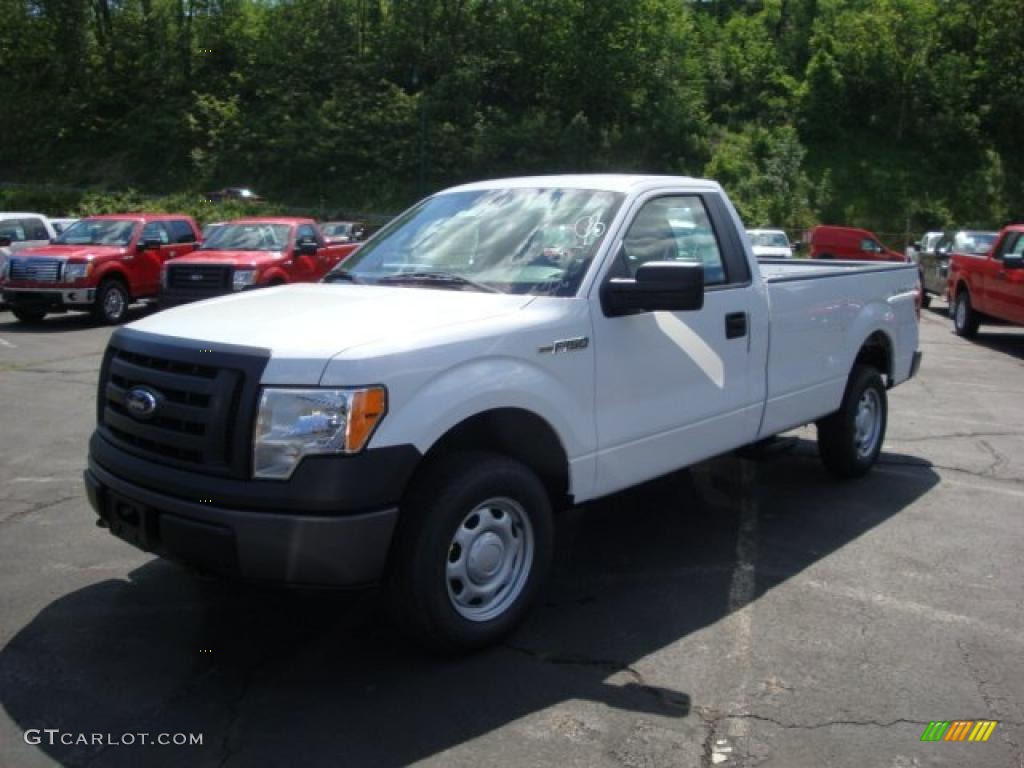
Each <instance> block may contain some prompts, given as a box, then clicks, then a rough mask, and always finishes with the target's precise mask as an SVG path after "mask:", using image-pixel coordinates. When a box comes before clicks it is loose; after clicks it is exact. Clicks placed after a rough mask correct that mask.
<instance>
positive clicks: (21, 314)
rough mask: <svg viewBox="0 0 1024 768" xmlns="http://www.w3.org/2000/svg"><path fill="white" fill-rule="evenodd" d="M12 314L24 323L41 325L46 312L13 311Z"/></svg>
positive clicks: (31, 310) (36, 310)
mask: <svg viewBox="0 0 1024 768" xmlns="http://www.w3.org/2000/svg"><path fill="white" fill-rule="evenodd" d="M11 313H12V314H13V315H14V316H15V317H16V318H18V320H20V321H21V322H23V323H41V322H43V318H44V317H46V312H45V311H43V310H41V309H18V308H16V309H12V310H11Z"/></svg>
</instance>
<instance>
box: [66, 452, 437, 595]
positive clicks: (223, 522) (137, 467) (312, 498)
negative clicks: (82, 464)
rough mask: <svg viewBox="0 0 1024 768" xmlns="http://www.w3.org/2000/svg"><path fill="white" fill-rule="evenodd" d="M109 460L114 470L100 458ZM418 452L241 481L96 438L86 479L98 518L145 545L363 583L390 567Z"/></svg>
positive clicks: (289, 576) (237, 569) (188, 556)
mask: <svg viewBox="0 0 1024 768" xmlns="http://www.w3.org/2000/svg"><path fill="white" fill-rule="evenodd" d="M97 449H99V450H98V451H97ZM111 458H113V459H115V462H114V463H115V464H116V468H115V466H110V465H107V466H105V465H104V463H101V462H104V461H106V460H107V459H111ZM360 458H362V459H363V460H362V461H358V459H360ZM418 458H419V452H418V451H415V449H414V448H412V447H411V446H407V447H400V448H399V449H397V450H396V449H386V448H385V449H377V450H376V451H368V452H366V453H363V454H359V455H357V456H353V457H344V458H337V459H335V460H334V462H333V463H328V462H323V463H321V464H320V465H318V464H317V463H316V462H313V463H309V462H308V460H307V461H304V462H303V463H302V464H300V466H299V470H297V471H296V475H295V476H293V480H292V481H289V482H275V481H269V482H267V481H242V480H229V479H227V478H223V477H212V476H207V475H200V474H197V473H192V472H184V471H182V470H177V469H172V468H168V467H163V466H161V465H157V464H154V463H153V462H150V461H146V460H143V459H141V458H138V457H134V456H131V455H129V454H127V453H125V452H123V451H119V450H117V449H114V448H113V447H112V446H110V444H109V443H107V442H106V441H105V440H104V439H103V438H102V437H100V436H98V435H96V436H94V437H93V440H92V442H91V451H90V456H89V467H88V469H87V470H86V471H85V473H84V480H85V488H86V493H87V495H88V497H89V502H90V503H91V505H92V507H93V509H94V510H95V511H96V514H97V515H99V518H100V521H101V522H100V524H101V525H103V526H104V527H107V528H109V529H110V531H111V533H113V534H114V535H116V536H118V537H119V538H122V539H124V540H125V541H128V542H129V543H131V544H133V545H135V546H136V547H138V548H140V549H142V550H144V551H147V552H153V553H155V554H158V555H161V556H163V557H166V558H168V559H170V560H176V561H179V562H182V563H185V564H186V565H191V566H194V567H197V568H199V569H201V570H204V571H212V572H216V573H222V574H225V575H228V576H236V577H239V578H242V579H246V580H253V581H265V582H276V583H281V584H292V585H308V586H334V587H340V586H357V585H361V584H368V583H372V582H375V581H377V580H379V579H380V577H381V575H382V573H383V571H384V565H385V563H386V561H387V554H388V549H389V547H390V545H391V535H392V533H393V531H394V527H395V523H396V522H397V519H398V504H397V501H398V498H399V496H400V494H401V489H402V488H404V485H405V482H406V481H407V479H408V477H409V475H411V472H412V469H413V467H414V464H415V461H416V460H417V459H418ZM352 459H357V461H355V462H353V461H352ZM307 463H309V465H310V467H311V469H309V470H308V471H306V472H305V473H304V475H305V478H304V479H303V478H302V477H299V476H298V475H299V471H300V470H301V469H302V467H303V466H304V465H306V464H307ZM375 474H376V475H377V476H378V477H377V478H374V477H372V476H371V475H375ZM126 477H130V478H131V480H127V479H125V478H126ZM186 478H187V479H186ZM335 478H338V479H335ZM385 478H387V479H388V481H387V482H385ZM346 486H347V489H346ZM367 486H371V487H372V488H371V491H372V493H371V494H370V495H367V493H366V491H365V489H366V488H367ZM169 489H173V490H169ZM348 489H358V490H354V491H353V490H348ZM186 493H187V494H190V495H189V496H188V497H183V494H186Z"/></svg>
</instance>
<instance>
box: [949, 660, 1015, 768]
mask: <svg viewBox="0 0 1024 768" xmlns="http://www.w3.org/2000/svg"><path fill="white" fill-rule="evenodd" d="M956 647H957V648H959V649H960V656H961V658H963V661H964V667H965V668H966V669H967V674H968V675H970V677H971V680H973V681H974V685H975V687H976V688H977V689H978V695H979V696H981V700H982V701H984V702H985V707H986V708H987V709H988V712H989V716H990V718H991V719H992V720H996V721H998V722H999V724H1000V725H1015V726H1018V727H1020V726H1021V723H1018V722H1016V721H1013V720H1007V719H1006V718H1004V717H1003V716H1002V712H1001V709H1002V707H1001V706H1000V705H999V704H998V703H997V701H996V697H995V696H993V695H992V694H991V693H990V692H989V691H988V690H987V689H988V687H989V686H991V685H992V683H991V682H989V681H988V680H986V679H985V678H984V677H982V674H981V671H980V670H979V669H978V666H977V664H975V663H974V662H973V661H972V660H971V653H970V651H968V650H967V646H966V645H964V641H963V640H957V641H956ZM999 732H1000V735H1001V736H1002V739H1003V741H1004V742H1005V743H1006V744H1007V745H1008V746H1009V747H1010V748H1011V749H1012V750H1014V752H1015V753H1016V754H1015V755H1014V756H1015V757H1016V758H1017V764H1018V765H1021V766H1024V748H1022V747H1021V745H1020V744H1019V743H1018V742H1017V740H1016V739H1014V738H1013V736H1012V735H1011V733H1010V731H1009V730H1008V729H1006V728H1000V729H999Z"/></svg>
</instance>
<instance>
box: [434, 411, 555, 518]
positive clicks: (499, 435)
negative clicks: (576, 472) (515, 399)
mask: <svg viewBox="0 0 1024 768" xmlns="http://www.w3.org/2000/svg"><path fill="white" fill-rule="evenodd" d="M462 451H487V452H491V453H499V454H501V455H503V456H508V457H509V458H511V459H515V460H516V461H519V462H521V463H522V464H525V465H526V466H527V467H529V468H530V469H531V470H533V472H534V473H536V475H537V476H538V477H539V478H540V480H541V482H542V483H543V484H544V487H545V489H546V490H547V492H548V496H549V497H550V498H551V505H552V507H553V508H554V509H555V510H556V511H557V510H559V509H565V508H567V507H569V506H572V497H571V495H570V493H569V458H568V455H567V454H566V452H565V448H563V447H562V442H561V441H560V440H559V439H558V434H557V433H556V432H555V430H554V429H553V428H552V427H551V425H550V424H548V422H547V421H545V420H544V419H542V418H541V417H540V416H538V415H537V414H535V413H533V412H531V411H527V410H525V409H522V408H498V409H495V410H491V411H485V412H483V413H479V414H477V415H475V416H472V417H470V418H468V419H466V420H465V421H463V422H461V423H459V424H457V425H456V426H454V427H452V428H451V429H450V430H448V431H447V432H446V433H445V434H444V435H443V436H442V437H441V438H440V439H439V440H438V441H437V442H436V443H434V445H433V446H431V448H430V450H429V451H427V454H426V456H424V460H423V463H422V466H429V465H430V464H432V463H433V462H434V461H435V460H437V459H439V458H441V457H443V456H448V455H450V454H452V453H456V452H462Z"/></svg>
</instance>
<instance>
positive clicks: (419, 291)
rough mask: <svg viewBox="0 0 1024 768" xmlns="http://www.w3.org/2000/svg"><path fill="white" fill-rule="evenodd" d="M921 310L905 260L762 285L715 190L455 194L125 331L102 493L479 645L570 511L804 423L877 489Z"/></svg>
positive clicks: (109, 384) (126, 526)
mask: <svg viewBox="0 0 1024 768" xmlns="http://www.w3.org/2000/svg"><path fill="white" fill-rule="evenodd" d="M553 233H559V235H558V236H557V237H556V236H555V235H554V234H553ZM567 233H571V237H567V236H565V235H566V234H567ZM917 290H918V277H917V267H916V266H915V265H913V264H907V263H903V264H889V263H877V264H864V263H850V262H843V261H830V262H809V261H798V262H794V261H793V260H791V259H789V260H787V259H782V260H775V261H773V260H765V261H761V262H760V263H758V261H757V259H755V258H754V256H753V254H752V253H751V250H750V246H749V241H748V240H747V238H746V237H745V236H744V234H743V227H742V224H741V222H740V219H739V217H738V216H737V214H736V212H735V210H734V209H733V207H732V205H731V204H730V202H729V200H728V199H727V197H726V196H725V194H724V193H723V192H722V189H721V188H720V187H719V185H718V184H716V183H714V182H711V181H702V180H698V179H689V178H677V177H658V176H600V175H595V176H551V177H539V178H524V179H507V180H499V181H488V182H483V183H476V184H469V185H466V186H461V187H456V188H454V189H450V190H447V191H445V192H442V193H439V194H436V195H434V196H432V197H429V198H427V199H426V200H424V201H422V202H421V203H419V204H418V205H416V206H415V207H413V208H412V209H410V210H409V211H407V212H406V213H404V214H402V215H401V216H399V217H398V218H397V219H395V220H394V221H392V222H391V223H390V224H389V225H388V226H386V227H385V228H384V229H382V230H381V231H380V232H378V233H377V234H376V235H375V236H374V237H373V238H372V239H371V240H369V241H368V242H367V243H366V244H365V245H363V247H362V248H361V249H360V250H359V251H357V252H356V253H354V254H353V255H352V256H351V257H350V258H349V259H348V260H347V261H346V262H345V263H344V264H342V265H340V266H339V267H338V268H336V269H335V270H333V271H332V272H331V273H330V274H329V275H328V276H327V277H326V278H325V280H324V283H323V284H319V285H292V286H282V287H278V288H271V289H267V290H263V291H255V292H251V293H240V294H234V295H232V296H227V297H223V298H220V299H214V300H211V301H208V302H204V303H202V304H198V305H194V306H191V307H188V308H184V307H183V308H177V309H171V310H168V311H167V312H162V313H160V314H158V315H154V316H150V317H148V318H145V319H143V320H141V321H137V322H135V323H133V324H132V325H130V326H128V327H126V328H122V329H119V330H118V332H117V333H115V334H114V335H113V337H112V338H111V340H110V343H109V347H108V349H107V351H106V354H105V357H104V359H103V363H102V368H101V372H100V380H99V395H98V401H97V414H96V415H97V420H98V425H97V428H96V431H95V433H94V434H93V436H92V439H91V442H90V450H89V465H88V469H87V471H86V473H85V485H86V489H87V492H88V496H89V499H90V502H91V504H92V506H93V507H94V509H95V510H96V512H97V513H98V515H99V522H100V524H101V525H102V526H107V527H109V529H110V531H111V532H112V533H114V534H115V535H117V536H119V537H121V538H123V539H125V540H127V541H129V542H131V543H133V544H135V545H136V546H138V547H141V548H142V549H144V550H147V551H153V552H157V553H160V554H161V555H164V556H166V557H169V558H172V559H177V560H179V561H182V562H185V563H189V564H192V565H194V566H197V567H199V568H200V569H201V570H206V571H219V572H224V573H228V574H237V575H240V576H242V577H244V578H247V579H254V580H267V581H277V582H286V583H292V584H310V585H355V584H364V583H368V582H375V581H378V580H383V582H384V584H385V588H386V593H387V595H388V597H389V604H390V605H391V606H392V607H393V608H394V609H395V614H396V616H397V617H398V618H399V619H400V621H401V622H402V623H403V625H404V626H405V627H406V628H407V629H409V630H410V631H411V632H412V633H414V634H415V635H416V636H418V637H419V638H421V639H423V640H424V641H425V642H427V643H429V644H431V645H433V646H436V647H440V648H442V649H449V650H455V649H468V648H475V647H480V646H482V645H486V644H489V643H493V642H495V641H496V640H497V639H498V638H500V637H501V636H502V635H503V634H504V633H506V632H508V631H509V630H510V629H511V628H512V627H513V626H514V625H515V624H516V622H518V621H519V620H520V619H521V618H522V616H523V615H524V612H525V611H526V609H527V607H528V606H529V604H530V602H531V601H532V600H533V598H534V597H535V596H536V594H537V591H538V589H539V587H540V585H541V583H542V581H543V578H544V575H545V573H546V572H547V570H548V566H549V564H550V562H551V558H552V547H553V534H552V531H553V515H554V514H555V513H557V512H558V511H560V510H562V509H565V508H566V507H568V506H570V505H572V504H575V503H579V502H583V501H586V500H588V499H594V498H597V497H601V496H605V495H608V494H611V493H613V492H615V491H618V490H620V489H624V488H626V487H629V486H632V485H635V484H637V483H641V482H643V481H646V480H649V479H652V478H655V477H658V476H661V475H664V474H666V473H669V472H672V471H675V470H678V469H681V468H683V467H686V466H688V465H690V464H693V463H695V462H699V461H701V460H703V459H706V458H708V457H711V456H714V455H716V454H720V453H723V452H726V451H729V450H732V449H735V448H737V447H740V446H744V445H748V444H751V443H754V442H756V441H759V440H761V439H767V438H769V437H770V436H773V435H776V434H778V433H780V432H782V431H784V430H788V429H790V428H793V427H796V426H799V425H802V424H808V423H812V422H814V423H816V424H817V427H818V444H819V449H820V454H821V457H822V459H823V460H824V463H825V465H826V466H827V467H828V468H829V469H830V470H831V471H832V472H834V473H835V474H836V475H838V476H840V477H856V476H860V475H862V474H864V473H865V472H867V471H868V470H869V469H870V468H871V467H872V465H873V464H874V463H875V460H876V459H877V457H878V454H879V451H880V450H881V447H882V441H883V438H884V435H885V428H886V418H887V398H886V393H887V390H888V389H889V387H891V386H894V385H896V384H899V383H901V382H903V381H906V380H907V379H908V378H909V377H911V376H913V375H914V373H915V371H916V370H917V367H918V363H919V360H920V354H919V352H918V351H917V341H918V327H917V321H918V319H917V314H916V306H915V296H916V293H917Z"/></svg>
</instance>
